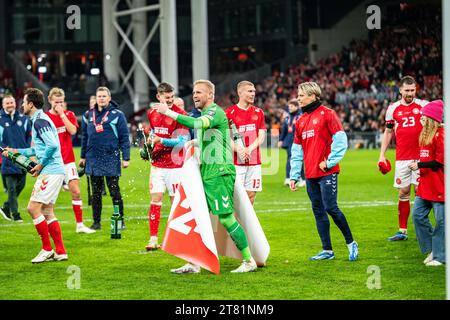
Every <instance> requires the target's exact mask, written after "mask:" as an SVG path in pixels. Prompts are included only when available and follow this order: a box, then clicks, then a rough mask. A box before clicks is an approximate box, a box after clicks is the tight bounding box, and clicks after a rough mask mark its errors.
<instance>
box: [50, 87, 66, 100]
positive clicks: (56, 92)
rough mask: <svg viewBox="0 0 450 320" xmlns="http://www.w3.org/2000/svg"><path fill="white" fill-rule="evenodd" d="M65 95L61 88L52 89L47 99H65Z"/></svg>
mask: <svg viewBox="0 0 450 320" xmlns="http://www.w3.org/2000/svg"><path fill="white" fill-rule="evenodd" d="M65 96H66V94H65V93H64V90H63V89H61V88H57V87H55V88H52V89H51V90H50V92H49V93H48V99H51V98H53V97H65Z"/></svg>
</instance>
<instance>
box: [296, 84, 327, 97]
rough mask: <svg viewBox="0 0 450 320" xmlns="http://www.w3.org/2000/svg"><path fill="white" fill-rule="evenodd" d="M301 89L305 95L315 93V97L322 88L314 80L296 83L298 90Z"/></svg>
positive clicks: (319, 93) (318, 95) (320, 92)
mask: <svg viewBox="0 0 450 320" xmlns="http://www.w3.org/2000/svg"><path fill="white" fill-rule="evenodd" d="M300 90H301V91H303V92H304V93H305V94H306V95H308V96H312V95H315V96H316V98H320V95H321V94H322V90H321V89H320V87H319V85H318V84H317V83H316V82H303V83H300V84H299V85H298V91H300Z"/></svg>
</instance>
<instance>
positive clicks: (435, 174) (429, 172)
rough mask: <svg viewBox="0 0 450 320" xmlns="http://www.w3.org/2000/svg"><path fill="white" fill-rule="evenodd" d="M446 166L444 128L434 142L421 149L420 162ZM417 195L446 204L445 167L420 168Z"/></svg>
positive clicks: (437, 133) (440, 129) (437, 134)
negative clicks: (434, 161) (433, 162)
mask: <svg viewBox="0 0 450 320" xmlns="http://www.w3.org/2000/svg"><path fill="white" fill-rule="evenodd" d="M433 160H436V161H437V162H439V163H441V164H444V128H439V129H438V131H437V132H436V135H435V136H434V138H433V141H432V142H431V143H430V144H429V145H427V146H424V147H421V148H420V162H426V161H433ZM417 195H418V196H420V197H421V198H422V199H425V200H428V201H436V202H445V188H444V167H440V168H438V169H431V168H420V180H419V187H418V190H417Z"/></svg>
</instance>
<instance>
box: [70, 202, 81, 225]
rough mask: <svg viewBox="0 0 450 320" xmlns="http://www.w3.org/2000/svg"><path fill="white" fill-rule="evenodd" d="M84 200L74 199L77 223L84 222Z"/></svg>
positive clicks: (73, 206)
mask: <svg viewBox="0 0 450 320" xmlns="http://www.w3.org/2000/svg"><path fill="white" fill-rule="evenodd" d="M82 205H83V201H81V200H74V199H72V208H73V213H75V220H76V221H77V223H83V209H82Z"/></svg>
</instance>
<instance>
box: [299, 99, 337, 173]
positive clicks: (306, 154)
mask: <svg viewBox="0 0 450 320" xmlns="http://www.w3.org/2000/svg"><path fill="white" fill-rule="evenodd" d="M339 131H344V128H343V127H342V123H341V121H340V120H339V118H338V116H337V114H336V112H334V111H333V110H331V109H330V108H327V107H325V106H320V107H318V108H317V109H316V110H314V111H313V112H311V113H308V112H305V113H303V114H302V116H301V117H300V119H298V121H297V123H296V124H295V137H294V143H296V144H300V145H301V146H302V148H303V162H304V164H305V177H306V178H307V179H313V178H320V177H324V176H327V175H330V174H333V173H337V172H339V164H337V165H336V166H334V167H333V168H329V170H328V171H327V172H323V171H322V170H320V168H319V164H320V163H321V162H322V161H326V160H327V158H328V156H329V155H330V153H331V143H332V142H333V139H332V138H333V135H334V134H335V133H337V132H339Z"/></svg>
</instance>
